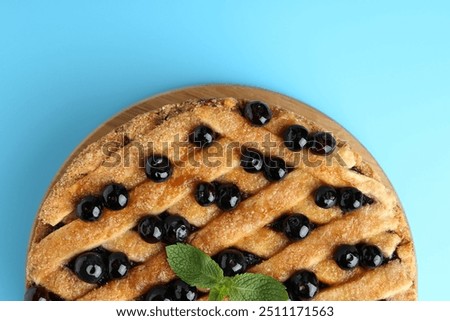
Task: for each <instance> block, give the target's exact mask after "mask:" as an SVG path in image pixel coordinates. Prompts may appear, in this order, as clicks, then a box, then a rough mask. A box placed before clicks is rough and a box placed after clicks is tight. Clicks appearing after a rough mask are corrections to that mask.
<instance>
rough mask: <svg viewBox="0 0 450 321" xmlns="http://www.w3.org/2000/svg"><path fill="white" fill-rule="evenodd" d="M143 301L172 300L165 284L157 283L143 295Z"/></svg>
mask: <svg viewBox="0 0 450 321" xmlns="http://www.w3.org/2000/svg"><path fill="white" fill-rule="evenodd" d="M144 301H173V299H172V297H170V295H169V293H168V288H167V286H166V285H157V286H154V287H153V288H151V289H150V291H148V292H147V294H146V295H145V296H144Z"/></svg>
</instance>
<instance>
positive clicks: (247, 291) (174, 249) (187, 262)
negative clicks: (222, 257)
mask: <svg viewBox="0 0 450 321" xmlns="http://www.w3.org/2000/svg"><path fill="white" fill-rule="evenodd" d="M166 253H167V260H168V262H169V265H170V267H171V268H172V270H173V271H174V272H175V274H176V275H177V276H178V277H179V278H180V279H182V280H183V281H184V282H186V283H188V284H189V285H191V286H196V287H199V288H207V289H209V297H208V299H209V300H210V301H220V300H224V299H225V298H227V299H228V300H232V301H286V300H288V294H287V292H286V288H285V287H284V285H283V284H282V283H280V282H278V281H277V280H275V279H274V278H272V277H270V276H267V275H262V274H253V273H244V274H238V275H236V276H233V277H227V276H224V275H223V271H222V269H221V268H220V266H219V265H218V264H217V263H216V262H215V261H214V260H213V259H211V258H210V257H209V256H208V255H206V254H205V253H203V252H202V251H200V250H199V249H197V248H196V247H194V246H192V245H188V244H181V243H178V244H174V245H169V246H167V247H166Z"/></svg>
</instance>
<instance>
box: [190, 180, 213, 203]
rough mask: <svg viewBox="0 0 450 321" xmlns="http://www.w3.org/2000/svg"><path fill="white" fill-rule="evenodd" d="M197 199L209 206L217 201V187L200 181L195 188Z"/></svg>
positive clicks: (198, 201)
mask: <svg viewBox="0 0 450 321" xmlns="http://www.w3.org/2000/svg"><path fill="white" fill-rule="evenodd" d="M194 196H195V200H196V201H197V203H198V204H199V205H201V206H208V205H211V204H213V203H214V202H215V201H216V187H215V186H214V185H213V184H210V183H206V182H203V183H200V184H198V185H197V188H196V189H195V195H194Z"/></svg>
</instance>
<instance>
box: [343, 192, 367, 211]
mask: <svg viewBox="0 0 450 321" xmlns="http://www.w3.org/2000/svg"><path fill="white" fill-rule="evenodd" d="M363 205H364V194H363V193H362V192H361V191H359V190H358V189H356V188H354V187H344V188H341V189H339V207H340V208H341V210H342V211H343V212H350V211H353V210H356V209H358V208H360V207H361V206H363Z"/></svg>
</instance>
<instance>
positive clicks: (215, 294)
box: [208, 287, 227, 301]
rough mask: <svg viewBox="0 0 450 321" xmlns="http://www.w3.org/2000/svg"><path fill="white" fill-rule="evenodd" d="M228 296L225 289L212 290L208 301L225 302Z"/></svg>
mask: <svg viewBox="0 0 450 321" xmlns="http://www.w3.org/2000/svg"><path fill="white" fill-rule="evenodd" d="M226 295H227V293H226V291H225V289H223V288H219V287H216V288H212V289H211V290H210V291H209V295H208V300H209V301H223V299H225V296H226Z"/></svg>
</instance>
